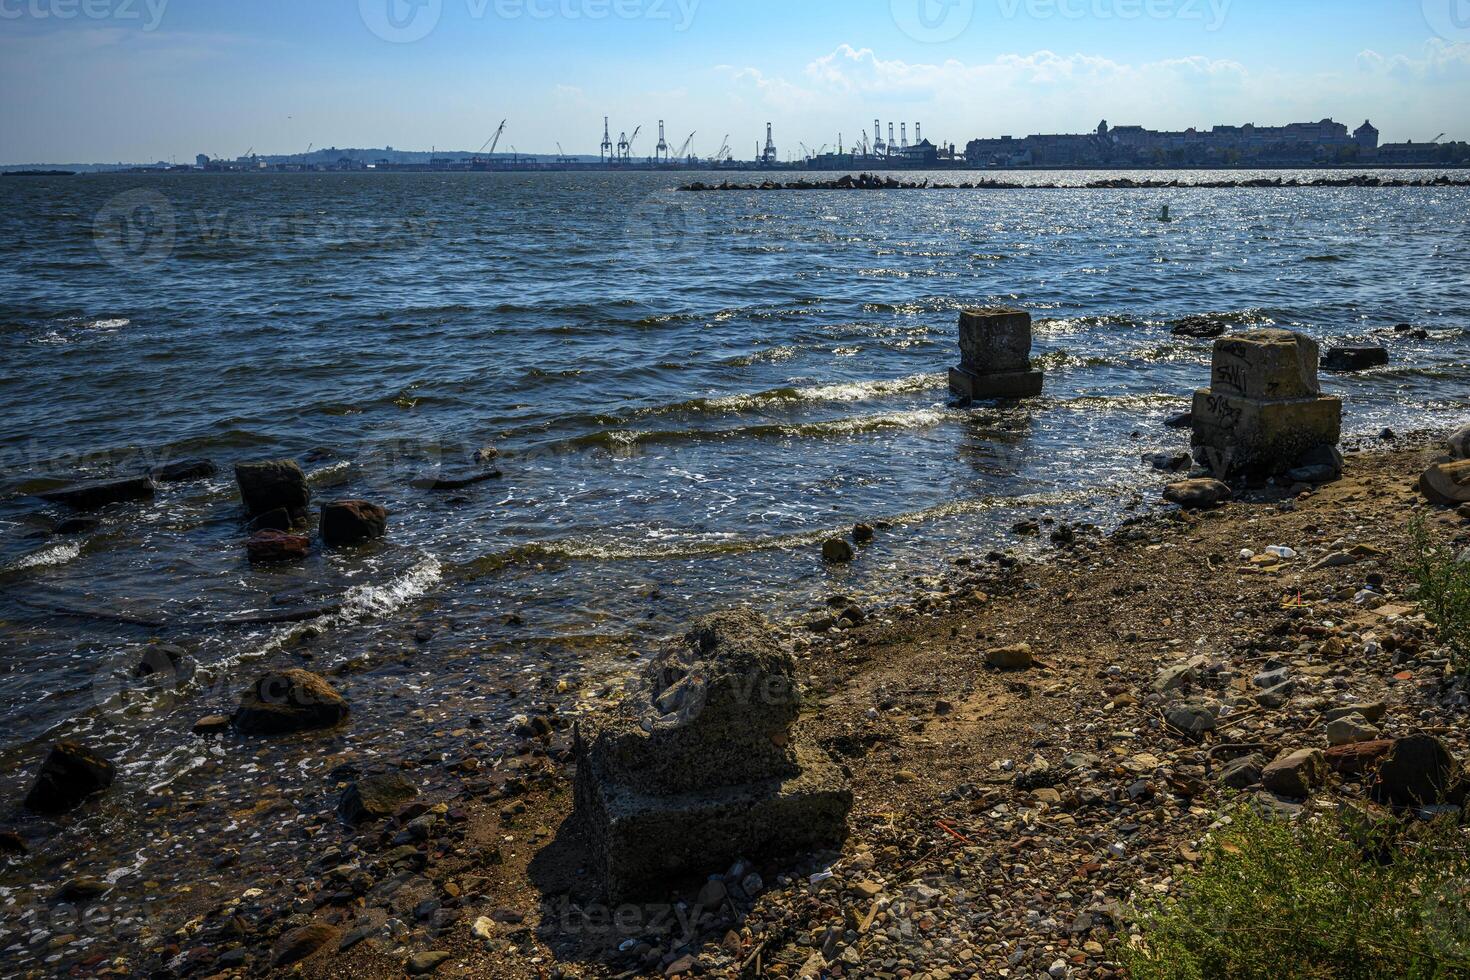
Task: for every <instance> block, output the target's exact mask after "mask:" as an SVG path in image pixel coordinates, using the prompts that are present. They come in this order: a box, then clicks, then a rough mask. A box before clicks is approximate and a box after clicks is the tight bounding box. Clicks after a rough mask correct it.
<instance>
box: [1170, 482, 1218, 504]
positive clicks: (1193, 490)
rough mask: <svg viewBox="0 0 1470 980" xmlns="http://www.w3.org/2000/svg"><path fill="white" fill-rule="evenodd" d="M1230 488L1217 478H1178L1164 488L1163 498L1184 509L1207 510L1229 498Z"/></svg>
mask: <svg viewBox="0 0 1470 980" xmlns="http://www.w3.org/2000/svg"><path fill="white" fill-rule="evenodd" d="M1231 493H1232V491H1231V489H1230V487H1229V486H1227V485H1226V484H1224V483H1221V482H1220V481H1219V480H1210V479H1202V480H1180V481H1179V482H1178V483H1171V484H1169V485H1168V486H1167V487H1165V488H1164V499H1165V500H1167V501H1168V502H1169V503H1171V504H1178V505H1179V506H1180V507H1183V508H1184V509H1185V510H1208V509H1210V508H1211V507H1218V506H1220V505H1221V504H1223V503H1225V501H1227V500H1229V499H1230V496H1231Z"/></svg>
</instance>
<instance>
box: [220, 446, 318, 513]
mask: <svg viewBox="0 0 1470 980" xmlns="http://www.w3.org/2000/svg"><path fill="white" fill-rule="evenodd" d="M235 482H236V483H238V484H239V485H240V498H241V499H242V500H243V501H244V502H245V510H246V512H247V513H249V514H250V516H251V517H259V516H260V515H261V514H268V513H270V512H271V511H273V510H276V509H277V508H283V509H285V510H286V511H288V512H290V513H293V514H295V513H299V512H301V511H304V510H305V509H306V506H307V504H309V503H311V487H310V486H308V485H307V482H306V474H305V473H303V472H301V467H300V466H299V465H298V464H297V463H296V462H295V461H294V460H289V459H277V460H267V461H264V462H258V463H236V464H235Z"/></svg>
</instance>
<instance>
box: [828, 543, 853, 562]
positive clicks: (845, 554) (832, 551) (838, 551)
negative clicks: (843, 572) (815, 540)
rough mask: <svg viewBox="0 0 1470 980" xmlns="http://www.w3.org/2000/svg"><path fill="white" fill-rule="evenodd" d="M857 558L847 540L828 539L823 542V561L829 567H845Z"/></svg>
mask: <svg viewBox="0 0 1470 980" xmlns="http://www.w3.org/2000/svg"><path fill="white" fill-rule="evenodd" d="M855 557H857V552H856V551H854V550H853V547H852V543H851V542H849V541H847V540H846V539H845V538H828V539H827V540H826V541H823V542H822V561H824V562H826V563H827V564H829V565H845V564H847V563H848V562H850V561H852V560H853V558H855Z"/></svg>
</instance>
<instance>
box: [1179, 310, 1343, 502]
mask: <svg viewBox="0 0 1470 980" xmlns="http://www.w3.org/2000/svg"><path fill="white" fill-rule="evenodd" d="M1318 357H1319V354H1318V347H1317V344H1316V342H1314V341H1313V340H1311V339H1310V338H1309V337H1306V336H1304V335H1302V334H1296V333H1292V332H1290V331H1287V330H1252V331H1248V332H1246V333H1238V334H1231V335H1230V336H1227V337H1222V338H1220V339H1219V340H1217V341H1215V351H1214V360H1213V363H1212V365H1211V373H1210V387H1209V388H1206V389H1202V390H1200V391H1198V392H1196V393H1195V396H1194V436H1193V445H1194V447H1195V450H1196V457H1197V458H1199V459H1201V460H1202V461H1203V462H1204V463H1205V465H1206V466H1207V467H1208V468H1209V469H1210V471H1211V472H1212V473H1213V474H1214V475H1215V476H1217V477H1220V478H1221V479H1231V478H1232V477H1233V476H1236V475H1239V476H1241V477H1244V478H1246V479H1248V480H1254V479H1261V478H1265V477H1269V476H1277V475H1281V474H1284V473H1285V472H1287V471H1288V470H1291V469H1295V468H1297V467H1298V466H1301V465H1303V464H1302V463H1301V462H1300V460H1301V459H1302V458H1303V457H1304V456H1305V455H1307V454H1308V453H1309V452H1311V451H1312V450H1314V449H1316V448H1317V447H1320V446H1328V447H1334V446H1336V445H1337V444H1338V442H1339V441H1340V440H1341V437H1342V401H1341V399H1338V398H1330V397H1326V396H1324V395H1323V394H1322V389H1321V385H1320V383H1319V381H1318V379H1317V367H1318Z"/></svg>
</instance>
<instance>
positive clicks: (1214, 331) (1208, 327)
mask: <svg viewBox="0 0 1470 980" xmlns="http://www.w3.org/2000/svg"><path fill="white" fill-rule="evenodd" d="M1228 327H1229V324H1228V323H1226V322H1225V321H1224V320H1222V319H1219V318H1217V317H1211V316H1202V315H1195V316H1186V317H1181V318H1180V319H1178V320H1175V321H1174V322H1173V323H1171V324H1170V325H1169V332H1170V333H1171V334H1173V335H1174V336H1176V337H1196V338H1198V339H1201V340H1213V339H1214V338H1216V337H1218V336H1220V335H1221V334H1223V333H1224V332H1225V331H1226V329H1228Z"/></svg>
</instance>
